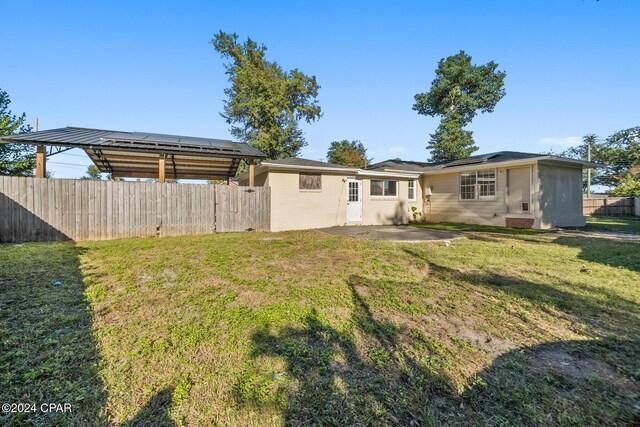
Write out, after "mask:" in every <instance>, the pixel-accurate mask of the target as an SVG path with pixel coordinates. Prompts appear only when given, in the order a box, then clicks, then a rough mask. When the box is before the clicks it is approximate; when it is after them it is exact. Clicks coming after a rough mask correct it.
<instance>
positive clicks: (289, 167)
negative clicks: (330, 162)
mask: <svg viewBox="0 0 640 427" xmlns="http://www.w3.org/2000/svg"><path fill="white" fill-rule="evenodd" d="M262 166H265V167H267V168H268V169H269V170H271V169H287V170H303V171H320V172H322V171H329V172H344V173H350V174H354V173H357V172H358V169H356V168H333V167H331V166H298V165H280V164H277V163H268V162H262V163H260V166H259V167H262Z"/></svg>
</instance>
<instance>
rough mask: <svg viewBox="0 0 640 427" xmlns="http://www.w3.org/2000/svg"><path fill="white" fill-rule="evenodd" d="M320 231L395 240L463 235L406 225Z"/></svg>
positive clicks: (436, 238)
mask: <svg viewBox="0 0 640 427" xmlns="http://www.w3.org/2000/svg"><path fill="white" fill-rule="evenodd" d="M318 231H321V232H323V233H328V234H333V235H334V236H351V237H358V238H361V239H373V240H391V241H395V242H427V241H434V240H451V239H456V238H458V237H460V236H462V234H461V233H458V232H455V231H442V230H429V229H426V228H417V227H410V226H406V225H398V226H395V225H352V226H349V225H347V226H343V227H329V228H319V229H318Z"/></svg>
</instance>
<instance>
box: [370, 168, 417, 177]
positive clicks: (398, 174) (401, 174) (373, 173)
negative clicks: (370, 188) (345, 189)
mask: <svg viewBox="0 0 640 427" xmlns="http://www.w3.org/2000/svg"><path fill="white" fill-rule="evenodd" d="M357 173H358V175H361V176H374V177H375V176H379V177H387V178H408V179H418V178H420V174H419V173H408V172H386V171H370V170H366V169H360V170H358V172H357Z"/></svg>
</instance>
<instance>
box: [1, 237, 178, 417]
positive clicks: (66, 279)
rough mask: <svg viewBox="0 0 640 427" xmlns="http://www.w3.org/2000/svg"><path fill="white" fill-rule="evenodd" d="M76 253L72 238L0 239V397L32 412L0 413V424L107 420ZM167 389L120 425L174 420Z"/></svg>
mask: <svg viewBox="0 0 640 427" xmlns="http://www.w3.org/2000/svg"><path fill="white" fill-rule="evenodd" d="M83 252H84V249H82V248H79V247H78V246H76V245H74V244H72V243H31V244H20V245H9V244H3V245H0V403H9V404H12V403H15V404H19V403H29V404H35V405H36V410H35V411H29V412H22V413H6V412H2V413H0V425H3V426H5V425H6V426H31V425H43V426H44V425H46V426H93V425H108V424H109V419H108V415H107V414H106V413H105V410H104V407H105V405H106V401H107V393H106V391H105V390H104V387H103V384H102V381H101V379H100V375H99V369H100V366H99V364H100V356H99V353H98V350H97V347H96V342H95V339H94V336H93V332H92V321H93V319H92V311H91V307H90V303H89V301H88V299H87V296H86V295H85V287H84V283H83V274H82V271H81V268H80V261H79V257H80V256H81V255H82V254H83ZM53 282H60V284H59V285H58V286H56V285H54V284H53ZM171 391H172V389H166V390H164V391H162V392H161V393H159V394H158V395H156V396H155V397H154V398H152V399H151V400H150V401H149V403H148V404H147V405H146V406H145V407H144V408H143V409H141V410H140V412H139V413H138V414H137V415H136V416H135V417H134V419H133V420H132V421H130V422H129V423H127V424H126V425H132V426H172V425H174V424H173V423H172V421H171V420H170V419H169V417H168V414H169V407H168V406H167V405H169V404H170V403H171ZM167 396H168V397H167ZM43 403H46V404H49V403H55V404H62V405H64V404H65V403H69V404H71V411H66V412H51V411H46V412H45V411H42V410H41V409H40V405H41V404H43Z"/></svg>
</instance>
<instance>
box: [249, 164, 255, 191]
mask: <svg viewBox="0 0 640 427" xmlns="http://www.w3.org/2000/svg"><path fill="white" fill-rule="evenodd" d="M255 174H256V170H255V165H254V164H253V159H249V187H253V186H254V185H255V183H256V182H255V181H256V177H255Z"/></svg>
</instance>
